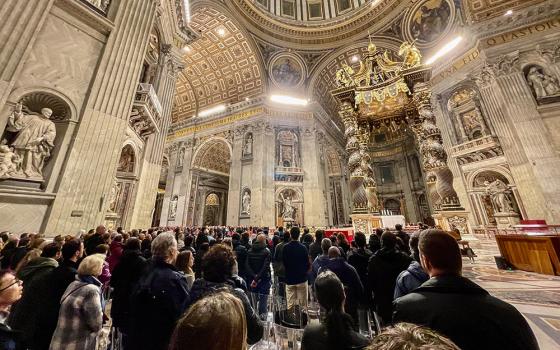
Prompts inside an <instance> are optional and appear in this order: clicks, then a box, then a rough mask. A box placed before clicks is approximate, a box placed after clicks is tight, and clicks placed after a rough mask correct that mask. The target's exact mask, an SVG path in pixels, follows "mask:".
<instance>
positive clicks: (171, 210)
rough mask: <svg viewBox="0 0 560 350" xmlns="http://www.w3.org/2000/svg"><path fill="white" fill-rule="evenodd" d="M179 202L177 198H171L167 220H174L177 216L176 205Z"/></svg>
mask: <svg viewBox="0 0 560 350" xmlns="http://www.w3.org/2000/svg"><path fill="white" fill-rule="evenodd" d="M178 202H179V197H177V196H173V199H171V201H170V202H169V218H170V219H175V217H176V216H177V203H178Z"/></svg>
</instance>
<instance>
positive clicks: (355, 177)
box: [339, 102, 368, 214]
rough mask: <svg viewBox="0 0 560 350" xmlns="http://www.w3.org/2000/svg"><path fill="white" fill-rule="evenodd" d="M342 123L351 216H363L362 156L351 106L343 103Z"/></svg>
mask: <svg viewBox="0 0 560 350" xmlns="http://www.w3.org/2000/svg"><path fill="white" fill-rule="evenodd" d="M339 114H340V117H341V118H342V121H343V122H344V128H345V132H344V135H345V137H346V151H348V154H349V157H348V172H349V174H350V193H351V196H352V214H365V213H367V211H368V208H367V207H368V198H367V193H366V189H365V187H364V180H365V179H364V176H365V174H364V170H363V168H362V154H363V152H361V150H360V143H359V140H358V122H357V118H356V114H355V112H354V110H353V108H352V105H351V104H350V103H348V102H344V103H343V105H342V107H341V110H340V112H339Z"/></svg>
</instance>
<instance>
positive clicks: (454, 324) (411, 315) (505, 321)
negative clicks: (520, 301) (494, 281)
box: [393, 229, 539, 350]
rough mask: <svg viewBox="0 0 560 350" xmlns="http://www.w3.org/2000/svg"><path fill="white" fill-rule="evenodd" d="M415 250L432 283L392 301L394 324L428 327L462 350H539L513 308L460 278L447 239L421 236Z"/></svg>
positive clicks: (457, 258)
mask: <svg viewBox="0 0 560 350" xmlns="http://www.w3.org/2000/svg"><path fill="white" fill-rule="evenodd" d="M419 250H420V261H421V263H422V266H423V267H424V269H425V270H426V271H427V272H428V274H429V275H430V279H429V280H428V281H426V282H424V283H423V284H422V285H421V286H420V287H419V288H417V289H415V290H414V291H413V292H412V293H409V294H407V295H405V296H403V297H401V298H398V299H397V300H395V312H394V315H393V320H394V322H411V323H415V324H419V325H423V326H426V327H429V328H431V329H433V330H435V331H437V332H439V333H441V334H442V335H444V336H446V337H448V338H449V339H451V340H452V341H453V342H454V343H455V344H457V346H459V347H460V348H461V349H463V350H475V349H476V350H478V349H509V350H538V349H539V346H538V343H537V340H536V338H535V335H534V334H533V332H532V331H531V328H530V327H529V325H528V324H527V321H526V320H525V318H524V317H523V315H521V313H520V312H519V311H517V309H515V307H513V306H512V305H510V304H508V303H506V302H504V301H502V300H499V299H497V298H495V297H493V296H491V295H490V294H489V293H488V292H487V291H486V290H484V289H482V288H481V287H480V286H478V285H477V284H475V283H474V282H471V281H470V280H468V279H466V278H464V277H462V276H461V270H462V260H461V252H460V251H459V246H458V245H457V242H456V241H455V239H454V238H453V237H452V236H451V235H449V234H447V233H446V232H444V231H441V230H435V229H432V230H426V231H423V232H422V233H421V235H420V242H419ZM465 330H468V331H465ZM473 334H476V336H473Z"/></svg>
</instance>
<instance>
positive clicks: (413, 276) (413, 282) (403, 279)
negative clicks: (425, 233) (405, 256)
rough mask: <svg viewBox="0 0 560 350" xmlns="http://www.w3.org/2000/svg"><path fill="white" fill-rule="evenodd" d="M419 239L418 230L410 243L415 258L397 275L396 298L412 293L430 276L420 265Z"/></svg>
mask: <svg viewBox="0 0 560 350" xmlns="http://www.w3.org/2000/svg"><path fill="white" fill-rule="evenodd" d="M419 239H420V233H419V232H416V233H415V234H413V235H412V237H410V241H409V245H410V250H411V251H412V259H413V260H412V262H411V263H410V265H408V268H407V269H406V270H404V271H403V272H401V273H400V274H399V276H398V277H397V283H396V285H395V294H394V299H397V298H400V297H402V296H403V295H406V294H408V293H410V292H411V291H413V290H414V289H416V288H418V287H420V285H421V284H422V283H424V282H426V281H427V280H428V279H429V278H430V276H428V274H427V273H426V271H424V269H423V268H422V266H420V253H419V251H418V240H419Z"/></svg>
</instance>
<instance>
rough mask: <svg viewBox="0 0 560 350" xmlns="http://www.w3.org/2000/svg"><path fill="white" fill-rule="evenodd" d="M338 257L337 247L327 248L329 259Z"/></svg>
mask: <svg viewBox="0 0 560 350" xmlns="http://www.w3.org/2000/svg"><path fill="white" fill-rule="evenodd" d="M338 257H340V250H339V249H338V247H330V248H329V259H333V258H338Z"/></svg>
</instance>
